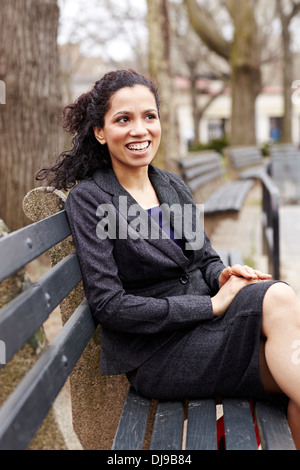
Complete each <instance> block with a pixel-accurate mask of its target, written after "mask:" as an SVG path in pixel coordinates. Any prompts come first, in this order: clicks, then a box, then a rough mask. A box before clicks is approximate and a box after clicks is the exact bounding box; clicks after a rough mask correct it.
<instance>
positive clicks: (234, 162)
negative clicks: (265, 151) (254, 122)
mask: <svg viewBox="0 0 300 470" xmlns="http://www.w3.org/2000/svg"><path fill="white" fill-rule="evenodd" d="M225 155H226V157H227V160H228V168H229V171H230V174H231V177H232V178H234V179H238V178H242V179H244V178H247V172H248V171H250V172H251V174H253V172H254V171H257V172H260V171H261V170H262V169H264V166H265V161H266V160H265V158H264V157H263V155H262V152H261V150H260V149H259V148H258V147H256V146H238V147H228V148H226V149H225Z"/></svg>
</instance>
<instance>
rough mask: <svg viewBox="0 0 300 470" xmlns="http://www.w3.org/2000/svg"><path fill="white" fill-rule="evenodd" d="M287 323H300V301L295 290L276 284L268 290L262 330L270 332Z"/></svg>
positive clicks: (279, 283) (282, 283)
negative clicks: (273, 328)
mask: <svg viewBox="0 0 300 470" xmlns="http://www.w3.org/2000/svg"><path fill="white" fill-rule="evenodd" d="M286 321H293V322H299V326H300V300H299V298H298V297H297V295H296V294H295V292H294V290H293V289H292V288H291V287H290V286H289V285H288V284H285V283H284V282H276V283H275V284H272V285H271V286H270V287H269V289H268V290H267V292H266V294H265V297H264V301H263V311H262V330H263V332H264V333H267V332H268V331H270V328H272V327H273V326H276V327H277V326H280V325H281V324H283V323H284V322H286Z"/></svg>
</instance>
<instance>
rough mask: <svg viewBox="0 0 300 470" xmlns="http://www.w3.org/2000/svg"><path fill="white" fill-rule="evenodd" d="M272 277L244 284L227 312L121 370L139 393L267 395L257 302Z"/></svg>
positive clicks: (176, 397) (162, 395)
mask: <svg viewBox="0 0 300 470" xmlns="http://www.w3.org/2000/svg"><path fill="white" fill-rule="evenodd" d="M274 282H276V281H266V282H260V283H256V284H250V285H249V286H246V287H244V288H243V289H242V290H241V291H240V292H239V293H238V294H237V295H236V297H235V299H234V300H233V302H232V303H231V305H230V307H229V309H228V310H227V312H226V313H225V314H224V315H222V316H220V317H214V318H213V319H212V320H209V321H205V322H201V323H199V325H198V326H196V327H195V328H193V329H192V330H189V331H180V332H176V333H174V335H173V337H172V339H171V340H170V341H169V342H168V343H167V344H166V345H164V346H162V347H161V349H160V350H159V351H158V352H157V353H156V354H154V355H153V356H152V357H151V358H150V359H148V360H147V361H146V362H145V363H143V364H142V365H141V366H140V367H139V368H138V369H136V370H134V371H132V372H130V373H128V374H127V377H128V379H129V381H130V383H131V384H132V386H133V387H134V388H135V389H136V390H137V392H139V393H140V394H141V395H144V396H146V397H149V398H156V399H160V400H180V399H187V398H194V399H197V398H204V397H219V396H222V397H246V396H247V397H249V396H251V397H253V398H257V399H270V395H269V394H267V393H266V392H265V390H264V387H263V384H262V381H261V376H260V369H259V348H260V342H261V318H262V303H263V299H264V295H265V293H266V291H267V289H268V288H269V287H270V286H271V285H272V284H273V283H274Z"/></svg>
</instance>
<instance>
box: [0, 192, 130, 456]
mask: <svg viewBox="0 0 300 470" xmlns="http://www.w3.org/2000/svg"><path fill="white" fill-rule="evenodd" d="M64 200H65V198H63V197H62V196H61V194H60V192H51V193H49V192H47V190H45V188H37V189H36V190H33V191H31V192H30V193H29V194H28V195H27V198H25V202H24V207H25V212H26V213H27V215H29V216H30V217H32V218H33V219H36V218H40V217H43V215H44V216H45V215H48V217H47V218H45V219H43V220H39V221H36V222H34V223H33V224H31V225H29V226H27V227H25V228H22V229H21V230H18V231H16V232H13V233H11V234H8V235H6V236H4V237H2V238H1V239H0V256H1V260H2V262H1V265H0V282H1V281H3V282H6V281H5V280H9V279H11V276H13V275H14V273H16V272H18V271H19V270H20V269H21V268H23V267H24V266H25V265H26V264H28V263H29V262H31V261H33V260H35V259H36V258H37V257H39V256H40V255H41V254H42V253H45V252H46V251H47V250H49V249H51V260H52V265H53V266H52V268H51V269H50V270H49V271H48V272H46V273H45V274H44V275H42V276H41V277H40V279H38V280H37V281H36V282H34V283H30V282H29V285H27V286H26V289H25V290H24V291H22V292H21V293H20V294H19V295H18V296H17V297H15V298H14V299H13V300H12V301H10V302H9V303H8V304H7V305H5V306H3V307H2V309H1V313H0V340H1V342H2V343H1V344H4V345H5V349H6V351H5V352H6V358H5V363H6V364H3V365H2V366H0V367H5V368H9V367H10V365H11V362H12V361H13V359H14V356H15V355H16V353H18V351H19V350H20V348H22V346H23V345H24V344H26V342H28V341H29V340H30V339H31V338H32V336H33V335H34V334H35V333H36V332H37V331H38V330H39V329H41V328H42V325H43V323H44V322H45V320H46V319H47V318H48V317H49V315H50V313H51V312H52V311H53V309H54V308H55V307H56V306H58V305H60V311H61V316H62V322H63V325H64V326H63V328H62V329H61V330H60V331H59V333H58V334H57V336H56V337H55V338H54V340H53V341H52V342H51V344H50V345H46V347H45V350H43V351H42V354H41V356H40V357H38V359H37V361H36V362H35V364H34V365H33V367H32V368H31V369H30V370H29V371H28V372H27V373H26V375H25V377H24V379H23V380H22V381H21V382H20V383H19V385H18V386H17V387H16V388H15V389H14V390H13V392H12V393H11V394H10V395H9V397H8V398H7V400H6V401H5V403H4V404H3V406H2V407H1V409H0V449H25V448H27V446H28V445H29V443H30V442H31V440H32V438H33V436H34V435H35V433H36V431H37V430H38V429H39V427H40V425H41V423H42V422H43V420H44V417H45V416H46V415H47V413H48V411H49V410H50V408H51V405H52V404H53V402H54V400H55V398H56V396H57V395H58V393H59V391H60V390H61V388H62V386H63V385H64V383H65V381H66V380H67V378H68V377H69V375H70V373H71V377H70V385H71V394H72V411H73V424H74V428H75V431H76V433H77V435H78V437H79V439H80V441H81V443H82V445H83V446H84V448H90V449H93V448H94V449H97V448H98V449H110V447H111V442H112V440H113V436H114V432H115V429H116V427H117V423H118V419H119V415H120V413H121V410H122V403H123V400H124V397H125V395H126V392H127V389H128V382H127V380H126V378H124V377H122V378H118V379H112V380H113V381H112V382H109V381H107V378H105V380H101V378H100V376H99V355H100V339H99V338H100V335H99V327H98V328H96V325H95V322H94V320H93V318H92V315H91V312H90V310H89V307H88V305H87V302H86V299H85V298H84V293H83V287H82V282H81V280H82V275H81V270H80V266H79V262H78V258H77V254H76V253H75V251H74V246H73V243H72V237H70V234H71V232H70V228H69V224H68V220H67V217H66V214H65V211H64V209H62V207H63V203H64ZM41 201H42V203H41ZM57 210H59V212H58V213H54V214H53V215H50V216H49V212H52V211H53V212H56V211H57ZM79 358H80V360H79ZM76 364H77V365H76ZM1 373H2V371H1ZM122 386H123V389H122ZM112 387H113V391H112V393H110V394H108V393H107V389H109V390H111V388H112ZM72 391H73V393H72ZM108 395H109V396H108ZM91 396H94V397H95V400H94V401H92V403H91ZM101 404H103V405H104V406H103V408H101V406H100V405H101ZM112 410H113V411H112ZM97 413H98V414H97ZM113 425H114V426H115V427H113ZM108 426H109V428H111V431H110V433H109V432H107V429H106V428H107V427H108ZM102 436H103V438H102ZM101 439H102V440H101Z"/></svg>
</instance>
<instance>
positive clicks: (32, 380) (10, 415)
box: [0, 300, 96, 450]
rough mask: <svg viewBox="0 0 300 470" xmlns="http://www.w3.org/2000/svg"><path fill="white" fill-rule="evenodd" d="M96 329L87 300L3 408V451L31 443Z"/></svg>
mask: <svg viewBox="0 0 300 470" xmlns="http://www.w3.org/2000/svg"><path fill="white" fill-rule="evenodd" d="M95 328H96V327H95V323H94V320H93V318H92V315H91V313H90V310H89V307H88V305H87V302H86V300H84V301H83V302H82V304H81V305H80V306H79V307H78V308H77V309H76V311H75V312H74V314H73V315H72V316H71V318H70V319H69V320H68V322H67V323H66V324H65V326H64V328H63V329H62V330H61V331H60V332H59V333H58V335H57V336H56V338H55V339H54V340H53V342H52V343H51V344H50V346H49V347H48V349H47V350H46V351H45V352H44V353H43V354H42V356H41V357H40V358H39V360H38V361H37V362H36V364H35V365H34V366H33V367H32V369H31V370H30V371H29V372H28V374H27V375H26V376H25V378H24V379H23V380H22V382H21V383H20V384H19V386H18V387H17V388H16V389H15V390H14V392H13V393H12V394H11V395H10V397H9V398H8V399H7V401H6V402H5V404H4V405H3V407H2V408H1V410H0V449H1V450H5V449H9V450H21V449H25V448H26V447H27V446H28V445H29V443H30V441H31V440H32V438H33V436H34V434H35V432H36V431H37V429H38V428H39V426H40V424H41V423H42V421H43V419H44V417H45V416H46V414H47V412H48V411H49V409H50V407H51V405H52V403H53V401H54V399H55V398H56V396H57V394H58V392H59V391H60V389H61V388H62V386H63V385H64V383H65V381H66V379H67V377H68V375H69V374H70V373H71V371H72V370H73V368H74V366H75V364H76V362H77V361H78V359H79V357H80V356H81V354H82V352H83V351H84V349H85V347H86V345H87V343H88V342H89V340H90V339H91V337H92V335H93V333H94V331H95ZM75 345H76V347H75Z"/></svg>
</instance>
